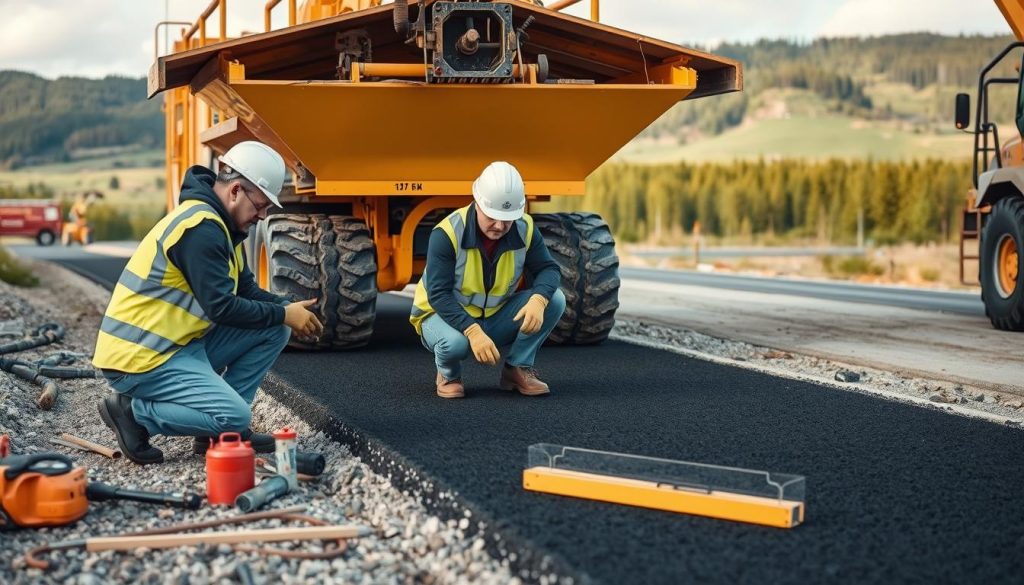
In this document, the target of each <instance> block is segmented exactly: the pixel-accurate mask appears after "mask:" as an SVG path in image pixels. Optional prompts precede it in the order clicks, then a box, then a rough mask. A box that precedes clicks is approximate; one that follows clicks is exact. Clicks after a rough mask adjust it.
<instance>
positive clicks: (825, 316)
mask: <svg viewBox="0 0 1024 585" xmlns="http://www.w3.org/2000/svg"><path fill="white" fill-rule="evenodd" d="M133 247H134V244H133V243H131V242H108V243H103V244H93V245H92V246H89V247H87V248H80V247H70V248H61V247H57V246H52V247H40V246H34V245H25V246H12V247H11V248H12V249H13V250H14V252H15V253H17V254H20V255H23V256H26V257H32V258H40V259H51V260H55V261H62V262H63V263H64V264H65V265H66V266H68V267H69V268H71V269H73V270H76V271H78V272H80V273H83V274H86V275H88V276H90V277H91V278H94V279H96V280H98V281H100V282H101V283H103V284H105V285H107V286H113V283H114V282H116V281H117V278H118V277H119V275H120V268H119V265H118V264H117V263H113V264H111V263H110V262H108V261H106V260H105V258H106V257H107V256H115V257H124V256H127V255H130V252H131V250H132V249H133ZM68 259H71V260H72V261H67V260H68ZM121 265H123V260H122V263H121ZM620 275H621V276H622V278H623V284H622V289H621V291H620V293H619V299H620V302H621V303H622V307H621V308H620V309H619V313H618V315H619V317H621V318H626V319H635V320H643V321H647V322H652V323H657V324H661V325H665V326H669V327H674V328H683V329H691V330H694V331H698V332H700V333H704V334H707V335H711V336H713V337H718V338H722V339H730V340H734V341H744V342H747V343H753V344H756V345H762V346H765V347H771V348H776V349H781V350H785V351H791V352H795V353H799V354H805V355H813V356H818V357H822V358H826V359H830V360H835V361H839V362H845V363H848V364H851V365H859V366H865V367H873V368H878V369H882V370H886V371H895V372H904V373H906V374H907V375H910V376H919V377H925V378H930V379H935V380H948V381H952V382H957V383H961V384H966V385H970V386H975V387H978V388H983V389H987V390H995V391H1000V392H1007V393H1011V394H1016V395H1019V396H1024V382H1022V380H1021V374H1020V372H1022V371H1024V334H1022V333H1015V332H1005V331H997V330H995V329H993V328H992V326H991V324H990V323H989V321H988V319H987V318H986V317H985V310H984V307H983V305H982V303H981V300H980V299H979V298H978V296H977V295H976V294H973V293H965V292H954V291H934V290H924V289H913V288H902V287H890V286H868V285H860V284H848V283H842V282H827V281H810V280H795V279H777V278H758V277H750V276H736V275H727V274H713V273H711V274H709V273H702V272H695V271H685V270H652V269H638V268H622V269H620Z"/></svg>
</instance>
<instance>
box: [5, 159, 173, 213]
mask: <svg viewBox="0 0 1024 585" xmlns="http://www.w3.org/2000/svg"><path fill="white" fill-rule="evenodd" d="M163 155H164V154H163V151H162V150H144V151H139V152H133V153H120V154H117V155H111V156H107V157H101V158H94V159H88V160H79V161H73V162H68V163H61V164H52V165H43V166H36V167H25V168H22V169H18V170H16V171H2V172H0V185H11V186H14V187H26V186H27V185H29V184H33V183H35V184H37V183H44V184H45V185H46V186H48V187H50V188H51V189H52V190H53V191H54V194H55V196H56V197H57V198H66V199H71V198H73V197H74V196H75V195H76V194H78V193H80V192H82V191H86V190H90V189H96V190H98V191H100V192H102V193H103V194H104V195H105V196H106V200H107V202H108V203H109V204H112V205H116V206H118V207H121V208H132V207H136V208H138V207H143V208H152V207H154V206H156V207H163V205H164V201H165V194H164V187H163V177H164V169H163ZM114 177H117V183H118V188H117V189H112V188H111V180H112V179H113V178H114Z"/></svg>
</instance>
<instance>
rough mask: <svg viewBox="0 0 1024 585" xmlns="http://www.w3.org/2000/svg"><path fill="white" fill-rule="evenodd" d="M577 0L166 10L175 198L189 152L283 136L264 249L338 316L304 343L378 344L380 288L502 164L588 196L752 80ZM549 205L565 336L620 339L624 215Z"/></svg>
mask: <svg viewBox="0 0 1024 585" xmlns="http://www.w3.org/2000/svg"><path fill="white" fill-rule="evenodd" d="M577 2H579V0H561V1H555V2H548V3H547V4H548V5H547V6H543V5H542V3H541V2H539V1H528V0H506V1H500V2H499V1H494V2H491V1H473V2H467V1H440V0H413V1H408V0H396V1H395V2H392V3H387V4H385V3H383V2H381V1H380V0H307V1H305V2H303V3H302V4H301V5H300V4H297V2H296V1H295V0H290V1H286V2H284V3H282V2H281V0H270V1H269V2H267V3H266V5H265V6H264V13H263V17H264V18H263V21H264V31H263V32H259V33H251V34H242V35H240V36H238V37H237V38H230V37H228V35H227V19H228V16H229V15H228V9H227V1H226V0H213V1H212V2H211V3H210V4H209V6H208V7H207V8H206V9H205V10H204V11H203V12H202V14H201V15H200V16H199V18H198V20H196V21H195V22H161V23H159V24H158V25H157V27H156V29H155V30H154V44H156V41H157V39H158V37H159V32H160V30H161V28H162V27H165V26H181V35H180V37H178V38H177V39H176V40H175V41H174V42H173V47H172V48H171V49H170V50H169V52H168V54H166V55H163V56H157V57H156V60H155V62H154V63H153V65H152V67H151V68H150V72H149V86H148V87H149V95H150V97H153V96H155V95H157V94H159V93H161V92H163V93H164V112H165V114H166V136H167V146H166V157H167V187H168V192H167V197H168V202H167V203H168V207H169V208H173V207H174V205H176V203H177V196H178V189H179V186H180V183H181V179H182V177H183V175H184V173H185V171H186V169H188V167H189V166H191V165H193V164H204V165H208V166H211V167H212V166H214V165H215V160H216V156H217V155H220V154H223V153H224V152H225V151H226V150H227V149H228V148H230V147H231V146H233V145H235V144H237V143H238V142H241V141H243V140H252V139H255V140H259V141H261V142H264V143H266V144H268V145H269V146H271V147H273V148H274V149H275V150H277V151H278V152H280V153H281V154H282V155H283V156H284V158H285V161H286V164H287V166H288V168H289V169H290V171H291V175H292V178H291V180H290V182H288V183H287V185H286V188H285V191H284V192H283V194H282V196H281V200H282V203H283V206H284V208H283V209H281V210H279V212H278V213H276V214H274V215H271V216H270V217H268V218H267V219H266V220H264V221H262V222H260V224H259V225H258V226H256V227H255V228H253V232H252V233H251V234H250V238H249V242H250V245H249V248H248V250H247V255H248V258H249V263H250V266H251V267H252V269H253V272H254V274H255V275H256V277H257V280H258V282H259V283H260V285H261V286H262V287H264V288H266V289H268V290H270V291H272V292H275V293H277V294H281V295H285V296H293V297H297V298H313V297H316V298H318V299H319V301H318V304H317V305H316V310H317V311H318V313H319V314H320V317H321V319H322V320H323V322H324V323H325V334H324V336H323V337H322V338H321V339H320V340H319V341H318V342H317V344H316V345H312V346H310V345H306V346H302V345H300V347H306V348H308V349H331V348H336V349H343V348H352V347H359V346H362V345H365V344H366V343H367V342H368V340H369V338H370V336H371V334H372V332H373V325H374V317H375V311H376V299H377V294H378V292H383V291H394V290H401V289H402V288H404V287H405V286H406V285H407V284H409V283H412V282H415V280H416V279H417V278H418V277H419V276H420V275H421V274H422V272H423V268H424V264H425V255H426V246H427V240H428V238H429V233H430V230H431V229H432V228H433V227H434V226H435V225H436V224H437V223H438V221H440V220H441V219H443V218H444V217H445V216H446V215H447V214H448V213H450V212H451V211H452V210H454V209H457V208H459V207H462V206H464V205H466V204H467V203H468V202H469V201H471V184H472V181H473V179H474V178H475V177H476V176H477V175H478V174H479V173H480V172H481V170H482V169H483V168H484V167H485V166H487V164H488V163H490V162H492V161H495V160H506V161H509V162H511V163H513V164H514V165H515V166H516V167H518V169H519V170H520V172H521V173H522V175H523V177H524V178H525V182H526V192H527V197H528V200H529V202H530V203H533V202H538V201H547V200H549V199H550V198H551V197H560V196H580V195H583V192H584V183H585V180H586V178H587V176H588V175H589V174H590V173H591V172H592V171H594V169H596V168H597V167H598V166H599V165H601V164H602V163H603V162H604V161H605V160H607V159H608V158H609V157H610V156H611V155H612V154H614V153H615V152H616V151H617V150H619V149H620V148H621V147H622V146H623V145H625V144H626V143H627V142H628V141H629V140H631V139H632V138H633V137H634V136H636V135H637V134H638V133H639V132H640V131H641V130H643V129H644V128H645V127H646V126H648V125H649V124H651V123H652V122H653V121H654V120H656V119H657V118H658V117H659V116H660V115H661V114H662V113H664V112H665V111H666V110H668V109H669V108H670V107H672V105H673V104H675V103H677V102H679V101H680V100H683V99H694V98H698V97H707V96H714V95H717V94H723V93H727V92H734V91H739V90H741V89H742V85H743V75H742V67H741V65H740V64H739V63H738V62H736V61H734V60H731V59H726V58H723V57H719V56H715V55H712V54H708V53H705V52H702V51H697V50H693V49H688V48H684V47H681V46H678V45H675V44H673V43H669V42H665V41H661V40H657V39H653V38H649V37H646V36H644V35H640V34H635V33H631V32H628V31H625V30H621V29H618V28H615V27H613V26H608V25H607V24H603V23H601V22H600V21H599V20H600V18H599V16H600V6H599V2H598V0H590V11H589V12H590V18H580V17H576V16H572V15H569V14H566V13H564V12H562V9H564V8H566V7H568V6H570V5H572V4H576V3H577ZM232 4H233V5H234V2H232ZM285 4H286V5H287V26H282V27H279V28H276V29H275V28H274V26H273V20H274V18H275V9H276V14H277V16H276V17H277V18H279V19H280V18H282V17H283V13H284V12H285V7H284V5H285ZM279 6H280V7H279ZM211 19H216V20H217V21H218V26H217V28H213V27H212V26H210V25H209V24H208V22H209V21H211ZM279 22H281V21H280V20H279ZM186 27H187V28H186ZM683 32H684V31H680V34H683ZM534 217H535V221H536V224H537V225H538V227H539V228H540V230H541V233H542V234H543V235H544V238H545V242H546V243H547V245H548V246H549V248H550V249H551V251H552V253H553V256H554V257H555V259H556V260H557V261H558V262H559V264H560V266H561V269H562V289H563V291H564V292H565V295H566V298H567V301H568V303H567V308H566V311H565V314H564V316H563V318H562V320H561V322H560V323H559V324H558V326H557V328H556V329H555V331H554V332H553V333H552V335H551V341H552V342H554V343H562V344H591V343H598V342H600V341H602V340H604V339H605V338H606V337H607V336H608V332H609V331H610V330H611V327H612V325H613V324H614V316H615V311H616V309H617V307H618V288H619V279H618V257H617V255H616V253H615V243H614V240H613V239H612V235H611V231H610V230H609V228H608V225H607V224H606V223H605V222H604V221H603V220H602V219H601V218H600V217H599V216H597V215H596V214H593V213H565V214H535V215H534Z"/></svg>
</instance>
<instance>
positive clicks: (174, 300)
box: [92, 200, 244, 373]
mask: <svg viewBox="0 0 1024 585" xmlns="http://www.w3.org/2000/svg"><path fill="white" fill-rule="evenodd" d="M206 219H212V220H213V221H215V222H217V225H219V226H220V227H221V228H223V229H224V237H225V238H227V241H228V242H231V233H230V232H229V231H228V227H227V225H226V224H225V223H224V221H223V220H221V218H220V215H219V214H218V213H217V211H216V210H215V209H214V208H213V207H212V206H210V205H209V204H208V203H203V202H202V201H195V200H192V201H186V202H185V203H183V204H181V205H180V206H178V208H177V209H175V210H174V211H172V212H171V213H169V214H168V215H167V216H166V217H164V218H163V219H162V220H160V222H159V223H157V224H156V226H155V227H154V228H153V229H152V230H150V231H149V233H148V234H146V237H145V238H143V240H142V242H141V243H140V244H139V247H138V249H137V250H136V251H135V253H134V254H133V255H132V258H131V260H129V261H128V265H127V266H126V267H125V269H124V272H123V273H121V278H120V280H118V282H117V285H116V286H115V287H114V293H113V295H112V296H111V297H110V305H108V306H107V312H106V314H105V315H104V316H103V322H102V323H101V324H100V332H99V336H98V337H97V339H96V354H95V356H93V359H92V363H93V365H94V366H96V367H97V368H106V369H111V370H119V371H122V372H128V373H141V372H148V371H150V370H152V369H153V368H155V367H157V366H159V365H160V364H162V363H164V362H166V361H167V360H168V359H170V357H171V356H172V355H174V353H175V352H176V351H178V350H179V349H181V348H182V347H184V346H185V345H186V344H188V342H190V341H192V340H193V339H196V338H198V337H202V336H203V335H204V334H205V333H206V330H207V329H209V328H210V325H211V322H210V319H209V317H207V316H206V312H205V311H203V308H202V307H201V306H199V301H197V300H196V298H195V295H193V293H192V288H191V287H190V286H189V285H188V282H187V281H186V280H185V275H184V274H183V273H182V272H181V270H179V269H178V267H177V266H175V265H174V263H172V262H171V261H170V259H169V258H168V257H167V250H169V249H170V248H171V247H172V246H173V245H174V244H175V243H177V242H178V240H180V239H181V237H182V236H183V235H185V232H186V231H188V230H189V229H191V228H193V227H195V226H197V225H199V223H200V222H202V221H203V220H206ZM234 249H235V255H234V261H233V262H232V263H231V264H230V266H229V268H228V271H229V275H230V276H231V279H232V280H234V281H235V286H234V291H233V292H237V291H238V274H239V272H240V270H241V266H242V263H243V262H244V260H243V255H242V245H241V244H239V245H237V246H235V248H234Z"/></svg>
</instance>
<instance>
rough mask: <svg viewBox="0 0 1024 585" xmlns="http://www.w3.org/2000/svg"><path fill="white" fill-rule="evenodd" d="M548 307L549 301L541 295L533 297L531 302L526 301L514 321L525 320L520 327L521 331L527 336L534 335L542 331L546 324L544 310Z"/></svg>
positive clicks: (513, 318)
mask: <svg viewBox="0 0 1024 585" xmlns="http://www.w3.org/2000/svg"><path fill="white" fill-rule="evenodd" d="M547 306H548V300H547V299H545V298H544V297H543V296H541V295H531V296H530V300H528V301H526V304H525V305H523V308H522V309H519V312H518V313H516V316H515V317H512V320H513V321H518V320H520V319H522V320H523V324H522V325H520V326H519V330H520V331H522V332H523V333H525V334H527V335H533V334H534V333H536V332H538V331H540V326H541V325H543V324H544V309H546V308H547Z"/></svg>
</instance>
